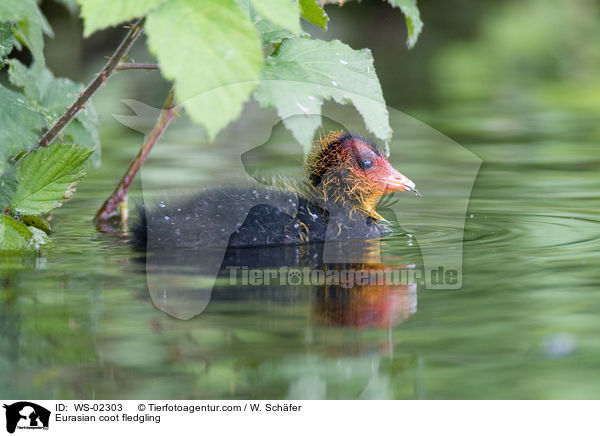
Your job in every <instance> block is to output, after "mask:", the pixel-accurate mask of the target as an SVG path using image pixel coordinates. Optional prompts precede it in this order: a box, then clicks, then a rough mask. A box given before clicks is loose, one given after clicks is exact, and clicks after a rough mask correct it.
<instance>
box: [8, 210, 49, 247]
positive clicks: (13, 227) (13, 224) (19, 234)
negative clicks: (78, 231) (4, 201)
mask: <svg viewBox="0 0 600 436" xmlns="http://www.w3.org/2000/svg"><path fill="white" fill-rule="evenodd" d="M51 245H52V244H51V243H50V240H49V239H48V235H46V233H44V232H43V231H42V230H39V229H36V228H35V227H27V226H26V225H25V224H23V223H20V222H19V221H16V220H14V219H12V218H11V217H8V216H6V215H0V250H24V249H32V248H33V249H39V248H40V247H41V246H51Z"/></svg>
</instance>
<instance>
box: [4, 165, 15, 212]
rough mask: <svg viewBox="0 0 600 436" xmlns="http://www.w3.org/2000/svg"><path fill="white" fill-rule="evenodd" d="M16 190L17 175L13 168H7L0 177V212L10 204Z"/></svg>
mask: <svg viewBox="0 0 600 436" xmlns="http://www.w3.org/2000/svg"><path fill="white" fill-rule="evenodd" d="M16 189H17V175H16V172H15V170H14V167H9V168H8V169H7V171H5V172H4V174H2V175H1V176H0V210H4V208H5V207H7V206H8V205H9V204H10V200H11V199H12V197H13V195H14V194H15V190H16Z"/></svg>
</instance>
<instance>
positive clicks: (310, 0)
mask: <svg viewBox="0 0 600 436" xmlns="http://www.w3.org/2000/svg"><path fill="white" fill-rule="evenodd" d="M300 14H301V15H302V18H304V19H305V20H308V21H310V22H311V23H313V24H316V25H317V26H319V27H320V28H321V29H323V30H326V29H327V21H328V20H329V17H328V16H327V13H326V12H325V10H324V9H323V8H322V7H321V6H320V5H319V3H318V2H317V0H300Z"/></svg>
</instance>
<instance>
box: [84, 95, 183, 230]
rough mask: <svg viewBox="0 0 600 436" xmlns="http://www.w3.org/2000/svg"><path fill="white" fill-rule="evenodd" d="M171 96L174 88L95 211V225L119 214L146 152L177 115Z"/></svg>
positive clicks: (177, 111) (178, 109)
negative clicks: (116, 183) (136, 152)
mask: <svg viewBox="0 0 600 436" xmlns="http://www.w3.org/2000/svg"><path fill="white" fill-rule="evenodd" d="M173 97H174V88H171V90H170V91H169V95H168V96H167V100H166V101H165V104H164V107H163V110H162V111H161V113H160V116H159V117H158V120H157V121H156V124H155V125H154V128H153V129H152V131H151V132H150V134H149V135H148V136H147V137H146V139H145V140H144V143H143V144H142V147H141V148H140V151H139V152H138V154H137V156H136V157H135V158H134V159H133V160H132V161H131V163H130V164H129V168H127V171H126V172H125V174H124V175H123V177H122V178H121V181H120V182H119V184H118V185H117V187H116V188H115V190H114V191H113V193H112V194H111V195H110V197H108V198H107V199H106V201H105V202H104V203H103V204H102V206H101V207H100V209H99V210H98V212H97V213H96V216H95V217H94V222H95V223H96V225H98V226H100V225H101V224H103V223H106V222H107V221H109V220H110V219H111V218H113V217H115V216H117V215H120V212H119V205H120V204H121V203H122V202H123V201H124V200H126V199H127V189H129V185H131V182H132V181H133V179H134V177H135V175H136V174H137V172H138V171H139V169H140V167H141V166H142V163H144V161H145V160H146V158H147V157H148V153H150V150H151V149H152V147H154V144H156V143H157V142H158V140H159V139H160V137H161V136H162V135H163V133H164V132H165V130H167V127H168V126H169V124H170V123H171V121H172V120H173V119H174V118H175V117H176V116H177V114H178V113H179V111H180V109H181V106H173Z"/></svg>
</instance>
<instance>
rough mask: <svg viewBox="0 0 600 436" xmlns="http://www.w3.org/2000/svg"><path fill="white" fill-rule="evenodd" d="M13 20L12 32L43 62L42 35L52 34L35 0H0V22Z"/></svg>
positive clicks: (40, 62)
mask: <svg viewBox="0 0 600 436" xmlns="http://www.w3.org/2000/svg"><path fill="white" fill-rule="evenodd" d="M5 21H13V22H14V23H15V28H14V33H15V36H16V37H17V38H18V39H20V40H21V41H22V42H23V43H24V44H25V45H26V46H27V48H29V50H30V51H31V53H32V54H33V57H34V59H36V60H37V61H38V63H39V64H40V65H43V64H44V36H43V33H46V34H47V35H49V36H52V29H51V28H50V25H49V24H48V22H47V21H46V18H45V17H44V15H43V14H42V12H41V11H40V9H39V7H38V5H37V3H36V2H35V0H2V1H0V22H5Z"/></svg>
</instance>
